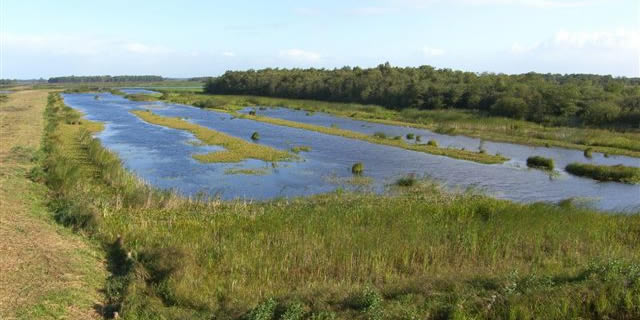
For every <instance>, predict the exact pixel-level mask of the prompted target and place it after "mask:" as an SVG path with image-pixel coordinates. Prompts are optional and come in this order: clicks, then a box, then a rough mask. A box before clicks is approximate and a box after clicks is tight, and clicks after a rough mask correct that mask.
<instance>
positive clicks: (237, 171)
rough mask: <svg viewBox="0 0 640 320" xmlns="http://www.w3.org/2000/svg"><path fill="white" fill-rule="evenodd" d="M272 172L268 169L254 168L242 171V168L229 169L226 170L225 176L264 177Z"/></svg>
mask: <svg viewBox="0 0 640 320" xmlns="http://www.w3.org/2000/svg"><path fill="white" fill-rule="evenodd" d="M270 172H271V171H270V170H269V169H267V168H254V169H242V168H229V169H226V170H224V174H245V175H256V176H264V175H267V174H269V173H270Z"/></svg>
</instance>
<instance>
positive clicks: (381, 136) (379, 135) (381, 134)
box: [373, 131, 387, 139]
mask: <svg viewBox="0 0 640 320" xmlns="http://www.w3.org/2000/svg"><path fill="white" fill-rule="evenodd" d="M373 136H374V137H376V138H378V139H386V138H387V134H386V133H384V132H381V131H376V132H374V133H373Z"/></svg>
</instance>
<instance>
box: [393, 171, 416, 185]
mask: <svg viewBox="0 0 640 320" xmlns="http://www.w3.org/2000/svg"><path fill="white" fill-rule="evenodd" d="M417 182H418V180H417V179H416V177H415V175H414V174H409V175H407V176H406V177H401V178H398V180H396V182H395V185H397V186H400V187H413V186H414V185H415V184H416V183H417Z"/></svg>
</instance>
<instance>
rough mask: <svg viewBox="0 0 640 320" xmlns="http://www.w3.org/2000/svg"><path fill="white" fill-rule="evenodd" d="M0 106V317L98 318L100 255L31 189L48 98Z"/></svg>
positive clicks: (23, 96) (26, 96) (16, 99)
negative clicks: (56, 218) (58, 221)
mask: <svg viewBox="0 0 640 320" xmlns="http://www.w3.org/2000/svg"><path fill="white" fill-rule="evenodd" d="M9 97H10V100H9V101H8V102H6V103H3V104H1V105H0V132H1V133H0V136H1V137H2V143H0V186H1V187H0V257H1V258H0V270H1V271H0V318H2V319H13V318H19V319H59V318H65V319H92V318H101V317H100V316H99V315H98V314H97V312H96V311H94V304H99V303H100V302H101V301H102V295H101V294H100V293H99V292H98V290H99V288H102V287H103V282H104V278H105V276H106V275H105V271H104V267H103V265H102V260H103V256H102V254H101V251H100V250H99V249H97V248H95V246H94V245H92V244H89V243H87V241H86V240H85V239H84V238H82V237H80V236H77V235H74V234H72V233H71V232H70V231H69V230H68V229H64V228H63V227H61V226H59V225H57V224H56V223H55V221H53V219H52V214H51V212H49V211H48V210H47V208H46V207H45V205H44V203H45V199H46V192H47V191H46V189H45V188H44V187H43V186H42V185H39V184H35V183H33V182H31V181H30V180H29V179H28V178H27V173H28V172H29V170H30V169H31V167H32V166H33V163H31V161H30V159H31V157H32V156H34V154H35V150H36V149H37V148H38V146H39V144H40V136H41V133H42V129H43V121H42V112H43V110H44V106H45V103H46V99H47V92H46V91H19V92H16V93H13V94H10V95H9Z"/></svg>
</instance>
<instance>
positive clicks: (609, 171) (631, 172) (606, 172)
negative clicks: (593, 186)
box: [565, 163, 640, 183]
mask: <svg viewBox="0 0 640 320" xmlns="http://www.w3.org/2000/svg"><path fill="white" fill-rule="evenodd" d="M565 170H566V171H567V172H569V173H571V174H574V175H576V176H581V177H589V178H593V179H595V180H598V181H617V182H624V183H640V168H637V167H627V166H623V165H621V164H619V165H615V166H607V165H593V164H588V163H570V164H568V165H567V166H566V168H565Z"/></svg>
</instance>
